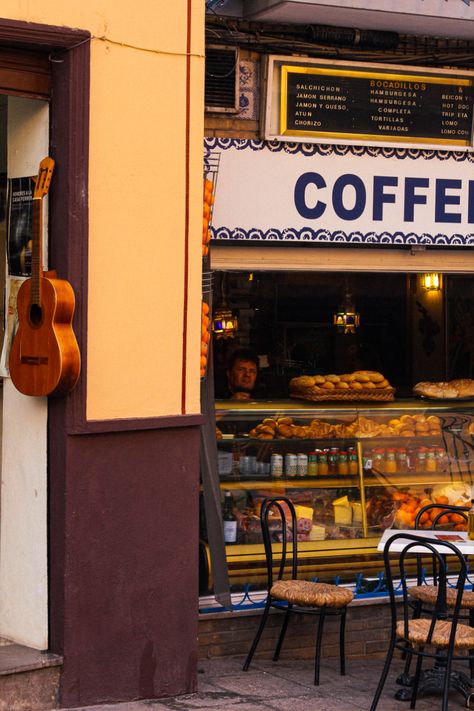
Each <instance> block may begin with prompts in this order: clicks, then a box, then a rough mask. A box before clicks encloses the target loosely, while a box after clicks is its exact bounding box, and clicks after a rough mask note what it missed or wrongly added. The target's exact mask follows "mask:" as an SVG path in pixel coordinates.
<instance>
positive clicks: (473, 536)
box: [467, 499, 474, 541]
mask: <svg viewBox="0 0 474 711" xmlns="http://www.w3.org/2000/svg"><path fill="white" fill-rule="evenodd" d="M467 537H468V538H469V540H470V541H473V540H474V499H471V508H470V509H469V511H468V512H467Z"/></svg>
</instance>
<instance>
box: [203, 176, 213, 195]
mask: <svg viewBox="0 0 474 711" xmlns="http://www.w3.org/2000/svg"><path fill="white" fill-rule="evenodd" d="M204 190H210V191H211V193H212V180H209V178H206V179H205V180H204Z"/></svg>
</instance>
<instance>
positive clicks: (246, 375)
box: [227, 358, 257, 393]
mask: <svg viewBox="0 0 474 711" xmlns="http://www.w3.org/2000/svg"><path fill="white" fill-rule="evenodd" d="M227 377H228V380H229V388H230V389H231V390H232V392H234V393H235V392H246V393H250V392H251V391H252V390H253V388H254V386H255V381H256V379H257V366H256V365H255V363H253V362H252V361H251V360H241V359H240V358H237V360H236V361H235V363H234V365H233V366H232V368H231V369H230V370H228V371H227Z"/></svg>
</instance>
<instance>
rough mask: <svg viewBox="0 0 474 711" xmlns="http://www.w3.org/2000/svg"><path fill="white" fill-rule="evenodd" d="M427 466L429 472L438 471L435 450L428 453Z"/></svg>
mask: <svg viewBox="0 0 474 711" xmlns="http://www.w3.org/2000/svg"><path fill="white" fill-rule="evenodd" d="M425 466H426V471H427V472H435V471H437V468H438V467H437V463H436V454H435V452H434V450H433V449H428V450H427V452H426V462H425Z"/></svg>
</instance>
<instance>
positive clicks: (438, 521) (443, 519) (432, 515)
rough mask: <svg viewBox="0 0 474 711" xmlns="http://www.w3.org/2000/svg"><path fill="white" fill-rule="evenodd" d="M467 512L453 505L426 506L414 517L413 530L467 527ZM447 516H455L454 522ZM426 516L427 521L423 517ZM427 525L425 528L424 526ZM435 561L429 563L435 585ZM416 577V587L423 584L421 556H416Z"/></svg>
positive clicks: (436, 575)
mask: <svg viewBox="0 0 474 711" xmlns="http://www.w3.org/2000/svg"><path fill="white" fill-rule="evenodd" d="M468 511H469V506H456V505H455V504H436V503H434V504H427V505H426V506H423V508H422V509H420V510H419V511H418V513H417V515H416V517H415V529H420V528H425V529H426V528H429V529H431V530H435V529H436V528H437V527H438V526H446V525H448V524H449V525H450V526H451V527H452V526H454V525H458V524H460V523H461V522H464V523H465V524H466V525H467V512H468ZM447 514H448V515H449V514H451V515H452V514H455V515H456V519H455V521H450V520H449V519H448V516H447ZM426 516H428V517H429V519H428V521H426V520H425V517H426ZM427 523H429V525H428V526H427V525H426V524H427ZM436 563H437V561H436V558H433V559H432V561H431V574H432V576H433V583H434V584H435V585H437V577H438V573H437V565H436ZM416 577H417V583H418V585H421V584H422V582H423V564H422V556H417V567H416Z"/></svg>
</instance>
